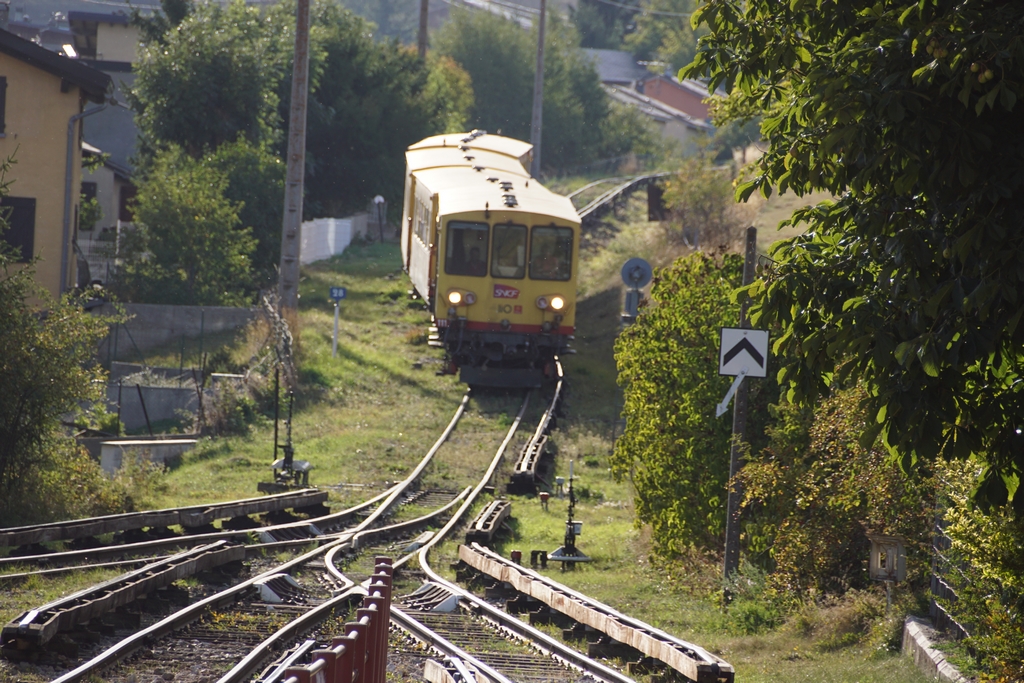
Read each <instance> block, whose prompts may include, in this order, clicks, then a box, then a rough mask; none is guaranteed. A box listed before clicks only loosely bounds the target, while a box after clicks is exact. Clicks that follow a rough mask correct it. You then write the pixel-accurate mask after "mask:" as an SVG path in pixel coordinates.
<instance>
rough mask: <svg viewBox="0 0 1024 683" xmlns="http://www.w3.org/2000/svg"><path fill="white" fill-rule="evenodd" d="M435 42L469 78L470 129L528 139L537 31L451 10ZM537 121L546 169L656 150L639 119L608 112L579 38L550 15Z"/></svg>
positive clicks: (630, 114) (484, 15)
mask: <svg viewBox="0 0 1024 683" xmlns="http://www.w3.org/2000/svg"><path fill="white" fill-rule="evenodd" d="M434 44H435V46H436V49H437V51H438V52H439V53H440V54H443V55H446V56H448V57H450V58H451V59H453V60H455V61H456V62H457V63H458V64H460V65H461V66H462V67H463V68H464V69H465V70H466V71H467V72H468V73H469V75H470V77H471V79H472V83H473V91H474V95H475V97H476V101H475V104H474V106H473V109H472V111H471V113H470V116H469V125H470V126H471V127H473V128H480V129H483V130H487V131H490V132H500V133H501V134H502V135H508V136H510V137H514V138H518V139H520V140H529V139H530V120H531V115H532V103H533V73H534V69H535V65H536V45H537V38H536V32H535V31H534V32H533V33H532V34H531V33H526V32H525V31H523V30H522V29H521V28H519V25H518V24H516V23H515V22H513V21H511V20H508V19H505V18H502V17H499V16H496V15H493V14H490V13H487V12H478V13H468V12H455V13H453V15H452V19H451V21H449V22H448V23H447V24H445V26H443V27H442V28H441V30H440V31H438V33H437V36H436V38H435V40H434ZM543 119H544V126H543V137H542V140H541V161H542V163H543V165H544V167H545V168H565V167H568V166H573V165H578V164H586V163H589V162H592V161H595V160H597V159H601V158H606V157H612V156H620V155H623V154H626V153H628V152H631V151H636V152H638V153H642V154H646V153H650V152H651V151H654V150H655V149H657V143H656V142H655V141H656V140H657V134H656V133H654V132H653V130H652V129H651V128H650V126H649V125H648V124H646V122H644V121H642V119H641V118H640V115H639V114H637V113H636V112H633V111H627V110H625V109H614V110H613V109H612V108H611V107H610V106H609V101H608V96H607V95H606V94H605V92H604V90H602V88H601V83H600V80H599V79H598V77H597V71H596V70H595V67H594V65H593V63H592V62H591V61H590V60H588V59H587V58H586V57H585V56H584V54H583V52H582V51H581V50H580V49H579V36H578V35H577V33H576V31H575V30H574V28H573V27H572V26H571V25H569V24H567V23H566V22H565V21H564V20H562V19H561V18H560V17H558V16H557V15H555V14H551V15H549V17H548V20H547V28H546V31H545V51H544V112H543Z"/></svg>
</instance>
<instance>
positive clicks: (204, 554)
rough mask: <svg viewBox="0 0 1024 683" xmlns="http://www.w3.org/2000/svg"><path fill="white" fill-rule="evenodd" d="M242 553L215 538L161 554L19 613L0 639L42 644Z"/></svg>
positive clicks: (4, 629) (243, 553)
mask: <svg viewBox="0 0 1024 683" xmlns="http://www.w3.org/2000/svg"><path fill="white" fill-rule="evenodd" d="M244 557H245V549H244V548H242V547H241V546H229V545H227V544H226V543H225V542H224V541H218V542H216V543H211V544H210V545H205V546H200V547H199V548H193V549H191V550H188V551H185V552H183V553H179V554H177V555H173V556H171V557H167V558H163V559H161V560H159V561H157V562H153V563H151V564H148V565H146V566H145V567H143V568H141V569H138V570H136V571H133V572H129V573H127V574H123V575H121V576H119V577H117V578H114V579H111V580H110V581H105V582H103V583H99V584H96V585H95V586H92V587H90V588H86V589H85V590H82V591H79V592H77V593H74V594H72V595H68V596H65V597H63V598H61V599H59V600H55V601H54V602H51V603H49V604H46V605H43V606H42V607H38V608H36V609H33V610H29V611H28V612H24V613H22V614H21V615H19V616H18V617H17V618H15V619H14V620H12V621H11V622H10V623H8V624H7V625H6V626H4V627H3V631H2V632H0V640H2V642H3V644H4V645H7V643H9V642H11V641H15V640H20V641H26V642H28V643H31V644H33V645H37V646H38V645H43V644H45V643H47V642H49V641H50V640H51V639H52V638H53V637H54V636H55V635H57V633H58V632H60V631H66V630H69V629H70V628H72V627H73V626H76V625H77V624H80V623H85V622H87V621H89V620H90V619H92V618H94V617H97V616H100V615H101V614H104V613H106V612H109V611H111V610H113V609H115V608H117V607H120V606H121V605H126V604H128V603H129V602H131V601H132V600H135V599H136V598H137V597H139V596H140V595H145V594H147V593H149V592H150V591H153V590H156V589H158V588H161V587H163V586H167V585H170V584H171V583H173V582H174V581H176V580H178V579H180V578H184V577H186V576H191V575H192V574H194V573H196V572H198V571H203V570H206V569H210V568H212V567H216V566H219V565H222V564H225V563H227V562H237V561H240V560H242V559H243V558H244Z"/></svg>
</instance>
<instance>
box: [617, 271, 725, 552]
mask: <svg viewBox="0 0 1024 683" xmlns="http://www.w3.org/2000/svg"><path fill="white" fill-rule="evenodd" d="M742 266H743V263H742V258H741V257H739V256H736V255H727V256H725V257H724V258H723V261H722V263H721V265H719V264H717V263H716V262H715V261H714V260H712V259H711V258H709V257H707V256H705V255H703V254H699V253H697V254H694V255H692V256H689V257H686V258H681V259H679V260H678V261H676V262H675V264H673V266H672V267H670V268H665V269H663V270H658V271H657V274H656V277H655V279H654V284H653V285H652V287H651V302H650V303H648V304H646V305H645V306H644V307H643V308H641V312H640V316H639V317H638V319H637V321H636V322H635V323H634V324H633V325H631V326H630V327H627V328H626V329H625V330H624V331H623V333H622V334H621V335H620V336H619V338H618V340H617V341H616V343H615V361H616V363H617V365H618V368H619V384H620V385H621V386H622V387H623V389H624V393H625V396H624V399H625V404H624V407H623V410H622V415H623V417H624V418H625V419H626V429H625V431H624V432H623V434H622V436H621V437H619V439H618V440H617V441H616V442H615V451H614V454H613V455H612V458H611V466H612V472H613V474H614V475H615V476H616V477H617V478H619V479H622V478H624V477H627V476H628V477H629V478H630V479H631V480H632V482H633V485H634V487H635V494H634V504H635V507H636V518H637V523H639V524H650V525H651V527H652V530H653V535H654V543H655V547H656V549H657V550H658V551H659V552H661V553H663V554H665V555H680V554H682V553H683V552H684V551H686V550H687V549H688V548H690V547H693V546H697V547H707V546H710V545H713V544H714V543H715V542H716V541H717V538H718V536H719V535H720V534H721V533H722V531H723V529H724V524H725V484H726V479H727V478H728V476H729V457H728V453H729V444H730V439H731V432H732V430H731V424H730V422H729V420H727V419H721V418H718V419H716V418H715V417H714V407H715V405H716V404H717V403H718V402H719V401H720V400H721V399H722V396H724V395H725V392H726V389H728V386H729V380H728V379H727V378H724V377H720V376H719V375H718V328H719V327H720V326H722V325H730V324H731V325H735V324H736V323H737V322H738V318H739V305H738V304H736V303H735V302H734V301H733V300H732V297H731V293H732V290H733V289H734V288H735V287H737V286H738V285H739V284H740V282H741V280H742Z"/></svg>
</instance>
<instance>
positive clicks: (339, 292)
mask: <svg viewBox="0 0 1024 683" xmlns="http://www.w3.org/2000/svg"><path fill="white" fill-rule="evenodd" d="M347 294H348V290H347V289H345V288H344V287H331V298H332V299H334V300H335V301H341V300H342V299H344V298H345V296H346V295H347Z"/></svg>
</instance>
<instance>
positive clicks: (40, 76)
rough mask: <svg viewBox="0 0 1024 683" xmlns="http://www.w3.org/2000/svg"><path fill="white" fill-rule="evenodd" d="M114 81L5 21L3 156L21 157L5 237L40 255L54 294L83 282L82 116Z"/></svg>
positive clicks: (25, 252) (0, 81)
mask: <svg viewBox="0 0 1024 683" xmlns="http://www.w3.org/2000/svg"><path fill="white" fill-rule="evenodd" d="M111 86H112V83H111V78H110V76H108V75H107V74H105V73H103V72H102V71H99V70H97V69H94V68H92V67H90V66H87V65H86V64H85V63H83V62H80V61H76V60H73V59H70V58H68V57H66V56H64V55H62V54H59V53H57V52H52V51H50V50H47V49H46V48H44V47H42V46H40V45H37V44H36V43H33V42H31V41H28V40H25V39H24V38H20V37H18V36H16V35H14V34H13V33H11V32H10V31H7V30H3V29H0V158H8V157H15V159H16V163H15V164H14V166H13V167H12V168H11V170H10V172H9V173H8V176H7V178H6V179H7V180H8V181H12V185H11V186H10V196H8V197H5V198H4V199H3V201H2V202H0V204H2V205H3V206H5V207H9V208H10V209H11V213H10V216H9V222H10V225H11V229H10V230H9V231H7V233H6V234H4V235H3V239H4V240H5V241H6V242H8V243H10V244H11V245H13V246H15V247H16V248H18V249H20V250H21V260H22V261H25V262H27V261H29V260H30V259H32V258H35V257H38V258H39V263H38V264H37V266H36V280H37V282H38V283H39V284H40V285H41V286H42V287H44V288H45V289H46V290H48V291H49V292H50V294H51V295H53V296H55V297H57V296H60V295H61V293H63V292H65V291H67V290H68V289H70V288H72V287H74V286H76V285H78V284H84V283H79V282H78V278H77V274H78V269H77V258H76V253H75V237H76V232H77V227H78V226H77V222H78V212H79V194H80V191H81V182H82V177H81V176H82V173H81V169H82V145H81V139H82V120H83V119H84V118H85V117H86V116H88V115H89V111H87V110H86V104H87V103H89V102H95V103H102V102H103V101H104V100H105V98H106V96H107V93H108V92H109V90H110V89H111ZM90 111H91V110H90Z"/></svg>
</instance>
